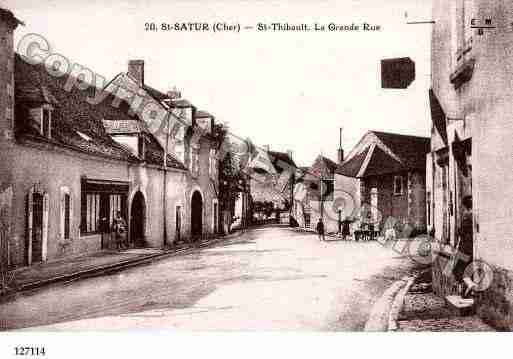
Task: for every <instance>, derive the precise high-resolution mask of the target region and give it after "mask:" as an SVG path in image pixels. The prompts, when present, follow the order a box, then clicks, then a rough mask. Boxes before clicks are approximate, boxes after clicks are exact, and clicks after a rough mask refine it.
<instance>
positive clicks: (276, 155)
mask: <svg viewBox="0 0 513 359" xmlns="http://www.w3.org/2000/svg"><path fill="white" fill-rule="evenodd" d="M267 153H268V154H269V158H270V160H271V163H272V164H273V166H274V168H276V171H277V172H278V173H281V172H282V171H283V168H280V166H279V163H278V161H283V162H285V163H286V164H288V165H289V166H292V167H294V168H295V167H296V164H295V163H294V161H293V160H292V158H290V156H289V155H288V154H287V153H285V152H277V151H268V152H267Z"/></svg>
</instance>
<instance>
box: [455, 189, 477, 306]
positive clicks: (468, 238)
mask: <svg viewBox="0 0 513 359" xmlns="http://www.w3.org/2000/svg"><path fill="white" fill-rule="evenodd" d="M461 202H462V204H463V211H462V216H461V225H460V230H459V237H460V238H459V243H458V248H456V249H457V250H458V252H459V253H460V254H463V255H464V256H466V258H465V259H462V258H458V262H457V263H456V265H455V267H454V276H455V279H456V280H457V281H458V282H459V283H460V285H461V288H462V289H461V295H462V296H463V297H465V296H468V295H470V293H471V291H472V289H473V287H474V286H475V283H474V282H473V281H472V278H470V277H468V274H467V273H465V268H466V267H467V266H468V264H469V263H472V256H473V254H474V239H473V219H472V196H465V197H463V199H462V200H461Z"/></svg>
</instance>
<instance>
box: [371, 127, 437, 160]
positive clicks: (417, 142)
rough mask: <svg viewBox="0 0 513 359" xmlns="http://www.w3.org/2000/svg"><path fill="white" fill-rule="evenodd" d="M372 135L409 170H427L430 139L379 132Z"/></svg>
mask: <svg viewBox="0 0 513 359" xmlns="http://www.w3.org/2000/svg"><path fill="white" fill-rule="evenodd" d="M372 133H374V134H375V135H376V136H377V137H378V138H379V139H380V140H381V142H383V144H384V145H385V146H386V147H388V148H389V149H390V150H391V151H392V152H393V153H394V154H395V155H396V156H398V157H399V159H400V160H401V161H402V163H403V164H404V165H405V166H406V167H407V168H420V169H424V168H426V154H427V153H428V152H429V151H430V145H429V144H430V139H429V138H427V137H418V136H408V135H399V134H396V133H387V132H378V131H372Z"/></svg>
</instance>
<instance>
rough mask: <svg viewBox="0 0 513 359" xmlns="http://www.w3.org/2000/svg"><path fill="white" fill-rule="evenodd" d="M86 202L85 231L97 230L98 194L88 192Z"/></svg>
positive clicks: (98, 216) (98, 213)
mask: <svg viewBox="0 0 513 359" xmlns="http://www.w3.org/2000/svg"><path fill="white" fill-rule="evenodd" d="M86 203H87V211H86V232H97V231H98V224H99V221H100V194H98V193H88V194H87V196H86Z"/></svg>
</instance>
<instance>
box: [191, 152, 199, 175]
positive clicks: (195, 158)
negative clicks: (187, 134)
mask: <svg viewBox="0 0 513 359" xmlns="http://www.w3.org/2000/svg"><path fill="white" fill-rule="evenodd" d="M190 170H191V173H192V175H193V176H195V177H197V176H199V172H200V158H199V149H195V148H192V147H191V163H190Z"/></svg>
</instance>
